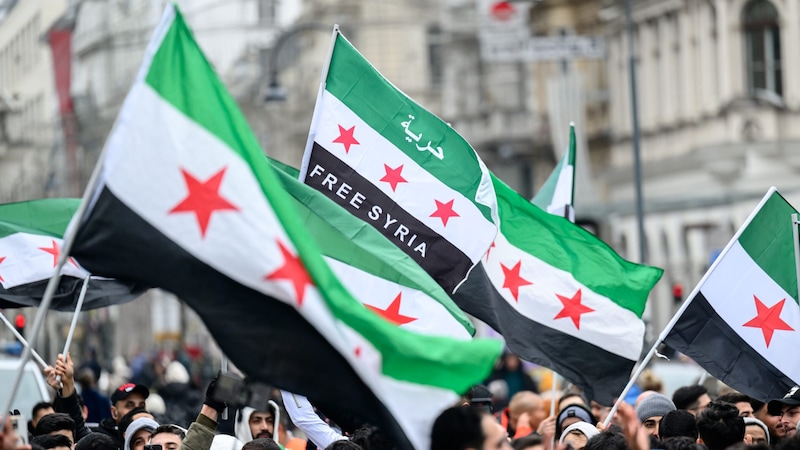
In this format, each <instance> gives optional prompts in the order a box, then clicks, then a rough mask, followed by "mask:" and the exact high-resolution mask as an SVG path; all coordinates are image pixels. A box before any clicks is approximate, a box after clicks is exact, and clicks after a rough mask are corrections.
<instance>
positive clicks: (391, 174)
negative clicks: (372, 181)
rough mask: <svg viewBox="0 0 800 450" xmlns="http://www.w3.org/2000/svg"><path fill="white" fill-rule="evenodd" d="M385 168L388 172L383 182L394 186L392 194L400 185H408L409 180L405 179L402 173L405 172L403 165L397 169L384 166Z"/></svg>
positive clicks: (382, 179)
mask: <svg viewBox="0 0 800 450" xmlns="http://www.w3.org/2000/svg"><path fill="white" fill-rule="evenodd" d="M383 168H384V169H385V170H386V175H384V176H383V178H381V181H385V182H387V183H389V185H391V186H392V192H395V190H396V189H397V185H398V184H399V183H408V180H406V179H405V178H403V175H402V174H401V173H400V172H402V171H403V165H402V164H400V165H399V166H398V167H397V168H396V169H392V168H391V167H389V166H387V165H386V164H384V165H383Z"/></svg>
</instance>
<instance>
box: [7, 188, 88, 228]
mask: <svg viewBox="0 0 800 450" xmlns="http://www.w3.org/2000/svg"><path fill="white" fill-rule="evenodd" d="M79 204H80V200H78V199H73V198H52V199H43V200H34V201H27V202H18V203H8V204H5V205H1V206H0V238H3V237H6V236H10V235H12V234H15V233H30V234H41V235H47V236H52V237H58V238H61V237H63V236H64V231H66V229H67V225H68V224H69V221H70V219H71V218H72V216H73V214H75V211H76V210H77V209H78V205H79Z"/></svg>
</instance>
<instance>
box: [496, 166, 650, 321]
mask: <svg viewBox="0 0 800 450" xmlns="http://www.w3.org/2000/svg"><path fill="white" fill-rule="evenodd" d="M492 181H493V182H494V189H495V192H497V203H498V208H499V210H500V231H501V232H502V233H503V235H504V236H505V237H506V239H508V241H509V242H510V243H511V244H513V245H514V246H515V247H517V248H519V249H521V250H523V251H525V252H527V253H530V254H531V255H534V256H535V257H537V258H539V259H541V260H542V261H544V262H546V263H548V264H550V265H551V266H554V267H557V268H559V269H561V270H564V271H566V272H570V273H571V274H572V276H574V277H575V279H576V280H578V282H580V283H581V284H583V285H584V286H586V287H587V288H589V289H591V290H592V291H594V292H596V293H598V294H600V295H603V296H605V297H608V298H609V299H612V300H613V301H614V302H615V303H617V304H618V305H619V306H621V307H623V308H626V309H629V310H631V311H632V312H633V313H634V314H636V315H637V316H638V317H640V318H641V317H642V313H643V312H644V306H645V302H646V301H647V295H648V293H649V292H650V290H651V289H652V288H653V286H654V285H655V284H656V282H657V281H658V280H659V278H661V274H662V272H663V271H662V270H661V269H658V268H656V267H649V266H643V265H639V264H635V263H632V262H629V261H626V260H624V259H622V258H621V257H620V256H619V255H617V254H616V253H615V252H614V251H613V250H612V249H611V248H610V247H608V245H606V244H605V243H604V242H603V241H601V240H600V239H597V238H596V237H595V236H594V235H592V234H591V233H589V232H588V231H586V230H584V229H583V228H581V227H579V226H576V225H574V224H572V223H570V222H569V221H568V220H567V219H564V218H562V217H557V216H554V215H552V214H548V213H547V212H545V211H542V210H541V209H539V208H537V207H536V206H534V205H532V204H531V203H530V202H528V201H527V200H526V199H525V198H523V197H522V196H520V195H519V194H517V193H516V192H514V190H512V189H511V188H510V187H508V186H507V185H506V184H505V183H503V182H502V181H501V180H499V179H498V178H496V177H494V176H492ZM532 225H535V226H536V227H537V228H536V229H532V228H531V226H532ZM587 248H591V249H593V251H591V252H587V251H586V249H587Z"/></svg>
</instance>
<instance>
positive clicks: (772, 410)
mask: <svg viewBox="0 0 800 450" xmlns="http://www.w3.org/2000/svg"><path fill="white" fill-rule="evenodd" d="M784 405H786V406H798V405H800V386H795V387H793V388H792V389H790V390H789V392H787V393H786V395H784V396H783V398H776V399H774V400H770V402H769V403H767V412H768V413H769V414H770V415H772V416H780V415H781V409H783V407H784Z"/></svg>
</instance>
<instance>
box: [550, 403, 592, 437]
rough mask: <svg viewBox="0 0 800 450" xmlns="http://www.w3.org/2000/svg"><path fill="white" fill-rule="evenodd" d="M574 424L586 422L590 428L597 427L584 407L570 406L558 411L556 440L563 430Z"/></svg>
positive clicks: (587, 409) (590, 413)
mask: <svg viewBox="0 0 800 450" xmlns="http://www.w3.org/2000/svg"><path fill="white" fill-rule="evenodd" d="M576 422H586V423H589V424H591V425H592V426H595V425H597V421H596V420H595V419H594V416H593V415H592V412H591V411H590V410H589V408H587V407H586V406H584V405H581V404H577V403H576V404H572V405H569V406H567V407H566V408H564V409H562V410H561V411H559V413H558V415H557V416H556V428H555V433H556V439H560V438H561V435H562V433H563V432H564V430H565V429H566V428H567V427H568V426H570V425H572V424H573V423H576Z"/></svg>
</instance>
